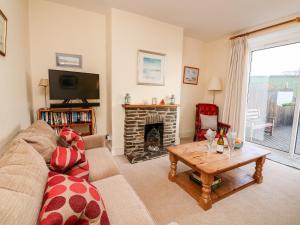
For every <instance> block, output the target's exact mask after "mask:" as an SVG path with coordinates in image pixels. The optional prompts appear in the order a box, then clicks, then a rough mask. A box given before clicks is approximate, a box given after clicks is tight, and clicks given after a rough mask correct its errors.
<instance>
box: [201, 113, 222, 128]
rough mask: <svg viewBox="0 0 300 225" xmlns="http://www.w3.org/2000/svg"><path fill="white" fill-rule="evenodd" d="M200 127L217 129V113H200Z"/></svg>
mask: <svg viewBox="0 0 300 225" xmlns="http://www.w3.org/2000/svg"><path fill="white" fill-rule="evenodd" d="M200 119H201V129H212V130H217V129H218V116H217V115H212V116H210V115H204V114H200Z"/></svg>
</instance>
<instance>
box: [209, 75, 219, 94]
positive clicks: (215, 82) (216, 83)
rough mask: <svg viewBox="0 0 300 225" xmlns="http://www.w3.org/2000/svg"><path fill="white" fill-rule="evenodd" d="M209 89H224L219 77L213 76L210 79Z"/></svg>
mask: <svg viewBox="0 0 300 225" xmlns="http://www.w3.org/2000/svg"><path fill="white" fill-rule="evenodd" d="M207 90H209V91H222V82H221V79H220V78H219V77H213V78H211V80H210V81H209V84H208V88H207Z"/></svg>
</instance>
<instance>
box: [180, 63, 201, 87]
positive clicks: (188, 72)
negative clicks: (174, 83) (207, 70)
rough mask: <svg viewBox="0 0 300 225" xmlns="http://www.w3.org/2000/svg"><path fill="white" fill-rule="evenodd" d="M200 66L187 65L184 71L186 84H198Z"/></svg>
mask: <svg viewBox="0 0 300 225" xmlns="http://www.w3.org/2000/svg"><path fill="white" fill-rule="evenodd" d="M198 76H199V68H196V67H190V66H185V67H184V72H183V83H184V84H194V85H197V84H198Z"/></svg>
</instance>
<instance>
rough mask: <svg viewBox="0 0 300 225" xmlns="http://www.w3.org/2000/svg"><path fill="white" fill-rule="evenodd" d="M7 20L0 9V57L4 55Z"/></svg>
mask: <svg viewBox="0 0 300 225" xmlns="http://www.w3.org/2000/svg"><path fill="white" fill-rule="evenodd" d="M6 37H7V18H6V16H5V15H4V13H3V12H2V11H1V9H0V55H3V56H5V55H6Z"/></svg>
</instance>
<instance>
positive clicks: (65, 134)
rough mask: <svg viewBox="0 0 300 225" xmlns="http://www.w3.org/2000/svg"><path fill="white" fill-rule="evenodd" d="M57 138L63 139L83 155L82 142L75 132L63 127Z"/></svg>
mask: <svg viewBox="0 0 300 225" xmlns="http://www.w3.org/2000/svg"><path fill="white" fill-rule="evenodd" d="M59 136H60V137H61V138H63V139H64V140H65V141H66V142H67V143H68V144H69V145H70V146H72V147H73V148H76V149H78V150H79V151H80V152H81V153H83V151H84V149H85V146H84V141H83V138H82V137H81V136H80V135H79V133H78V132H77V131H75V130H73V129H71V128H68V127H64V128H63V129H62V130H61V131H60V133H59Z"/></svg>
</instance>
